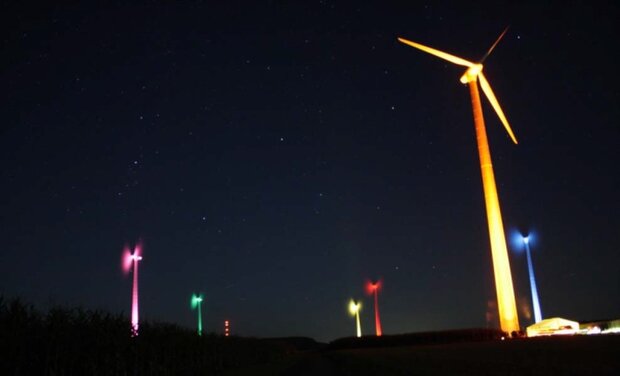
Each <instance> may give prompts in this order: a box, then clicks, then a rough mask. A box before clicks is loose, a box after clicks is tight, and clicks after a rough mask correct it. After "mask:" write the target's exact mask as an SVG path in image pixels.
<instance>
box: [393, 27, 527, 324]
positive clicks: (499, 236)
mask: <svg viewBox="0 0 620 376" xmlns="http://www.w3.org/2000/svg"><path fill="white" fill-rule="evenodd" d="M506 30H508V29H506ZM506 30H504V31H503V32H502V34H501V35H500V36H499V38H497V40H496V41H495V43H493V45H492V46H491V48H490V49H489V51H488V52H487V53H486V54H485V55H484V57H483V58H482V59H481V60H480V62H479V63H472V62H470V61H467V60H465V59H462V58H460V57H456V56H453V55H450V54H447V53H445V52H442V51H439V50H436V49H434V48H431V47H427V46H424V45H421V44H419V43H415V42H412V41H409V40H406V39H403V38H398V40H399V41H400V42H402V43H405V44H407V45H409V46H412V47H415V48H417V49H420V50H422V51H424V52H427V53H429V54H431V55H435V56H437V57H439V58H441V59H444V60H447V61H449V62H451V63H454V64H456V65H461V66H464V67H467V70H466V71H465V74H463V76H462V77H461V80H460V81H461V83H463V84H468V85H469V93H470V95H471V104H472V108H473V113H474V124H475V127H476V140H477V142H478V156H479V158H480V170H481V172H482V185H483V188H484V200H485V203H486V212H487V223H488V227H489V238H490V240H491V254H492V258H493V271H494V274H495V290H496V294H497V307H498V310H499V320H500V327H501V328H502V330H503V331H505V332H509V333H511V332H512V331H518V330H519V318H518V316H517V306H516V304H515V295H514V288H513V286H512V275H511V273H510V263H509V260H508V251H507V249H506V238H505V236H504V225H503V224H502V215H501V211H500V207H499V198H498V197H497V187H496V186H495V176H494V174H493V165H492V164H491V152H490V149H489V143H488V141H487V133H486V129H485V127H484V118H483V116H482V105H481V103H480V93H479V91H478V84H477V82H478V79H479V81H480V87H482V91H483V92H484V94H485V95H486V96H487V98H488V99H489V102H491V106H493V109H494V110H495V112H496V113H497V116H498V117H499V118H500V120H501V122H502V124H503V125H504V128H505V129H506V131H507V132H508V134H509V135H510V138H511V139H512V141H513V142H514V143H515V144H516V143H517V139H516V138H515V135H514V133H513V132H512V129H511V128H510V125H509V124H508V120H506V116H505V115H504V112H503V111H502V109H501V107H500V105H499V102H498V101H497V98H495V94H493V90H491V86H490V85H489V82H488V81H487V79H486V78H485V77H484V74H482V62H483V61H484V60H485V59H486V58H487V57H488V56H489V54H490V53H491V51H493V49H494V48H495V46H496V45H497V43H499V41H500V39H501V38H502V37H503V36H504V34H505V33H506Z"/></svg>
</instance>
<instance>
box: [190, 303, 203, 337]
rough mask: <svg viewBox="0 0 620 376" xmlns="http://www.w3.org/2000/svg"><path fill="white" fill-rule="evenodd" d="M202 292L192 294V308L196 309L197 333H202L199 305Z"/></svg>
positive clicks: (200, 304)
mask: <svg viewBox="0 0 620 376" xmlns="http://www.w3.org/2000/svg"><path fill="white" fill-rule="evenodd" d="M202 300H203V297H202V294H200V295H196V294H192V309H198V335H199V336H201V335H202V312H201V310H200V306H202Z"/></svg>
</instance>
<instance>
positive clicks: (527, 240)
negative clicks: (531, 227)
mask: <svg viewBox="0 0 620 376" xmlns="http://www.w3.org/2000/svg"><path fill="white" fill-rule="evenodd" d="M529 242H530V237H529V236H524V237H523V243H525V244H528V243H529Z"/></svg>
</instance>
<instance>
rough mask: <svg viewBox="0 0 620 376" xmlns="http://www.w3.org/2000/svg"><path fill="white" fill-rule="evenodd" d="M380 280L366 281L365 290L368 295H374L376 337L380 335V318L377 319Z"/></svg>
mask: <svg viewBox="0 0 620 376" xmlns="http://www.w3.org/2000/svg"><path fill="white" fill-rule="evenodd" d="M381 285H382V283H381V280H378V281H375V282H371V281H367V282H366V292H367V293H368V294H369V295H374V297H375V330H376V334H377V337H380V336H381V320H379V299H378V297H377V295H378V293H379V289H380V288H381Z"/></svg>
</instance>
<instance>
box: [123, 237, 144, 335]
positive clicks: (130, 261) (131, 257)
mask: <svg viewBox="0 0 620 376" xmlns="http://www.w3.org/2000/svg"><path fill="white" fill-rule="evenodd" d="M140 260H142V244H140V243H138V244H137V245H136V246H135V248H134V249H133V252H131V250H130V249H129V247H128V246H125V249H124V250H123V272H125V273H129V271H130V270H132V266H133V288H132V291H131V336H132V337H135V336H137V335H138V261H140Z"/></svg>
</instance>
